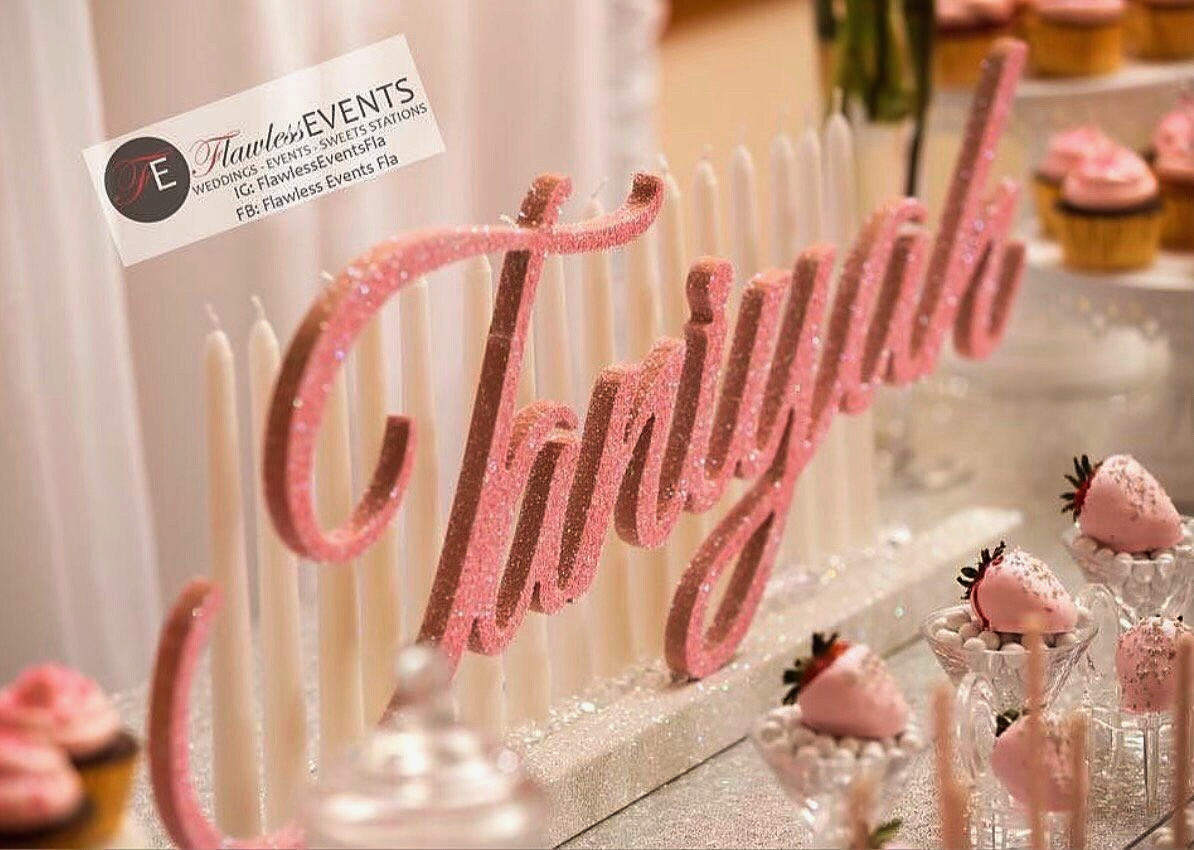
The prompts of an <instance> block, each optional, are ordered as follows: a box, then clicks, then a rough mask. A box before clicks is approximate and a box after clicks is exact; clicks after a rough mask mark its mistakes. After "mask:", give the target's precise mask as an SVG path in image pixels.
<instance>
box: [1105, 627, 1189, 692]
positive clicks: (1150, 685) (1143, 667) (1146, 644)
mask: <svg viewBox="0 0 1194 850" xmlns="http://www.w3.org/2000/svg"><path fill="white" fill-rule="evenodd" d="M1189 631H1190V629H1189V628H1188V627H1187V626H1186V625H1185V623H1183V622H1182V621H1181V618H1180V617H1179V618H1178V619H1176V620H1170V619H1166V618H1163V617H1148V618H1146V619H1144V620H1141V621H1140V622H1139V623H1137V624H1136V625H1134V626H1132V628H1130V629H1128V630H1127V631H1126V632H1124V633H1123V634H1122V635H1120V637H1119V643H1118V644H1117V645H1116V648H1115V676H1116V678H1117V679H1118V680H1119V699H1120V704H1121V705H1122V706H1123V708H1124V710H1125V711H1128V712H1131V713H1132V714H1155V713H1158V712H1164V711H1169V710H1170V708H1172V706H1173V699H1174V693H1175V691H1174V684H1175V677H1176V675H1177V674H1176V672H1175V671H1174V667H1173V665H1174V662H1175V661H1176V659H1177V641H1178V638H1179V637H1181V636H1182V635H1183V634H1186V633H1188V632H1189Z"/></svg>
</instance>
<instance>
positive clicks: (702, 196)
mask: <svg viewBox="0 0 1194 850" xmlns="http://www.w3.org/2000/svg"><path fill="white" fill-rule="evenodd" d="M692 212H693V216H692V222H693V232H694V234H695V238H696V250H697V254H698V255H705V256H712V257H720V256H721V255H722V247H721V190H720V188H719V187H718V183H717V171H716V170H715V169H714V168H713V163H712V162H711V161H710V159H709V153H708V151H706V152H705V155H704V156H703V157H701V160H700V162H698V163H697V166H696V169H695V170H694V171H693V174H692Z"/></svg>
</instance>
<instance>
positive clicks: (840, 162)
mask: <svg viewBox="0 0 1194 850" xmlns="http://www.w3.org/2000/svg"><path fill="white" fill-rule="evenodd" d="M836 103H837V104H838V105H839V106H840V94H839V95H838V96H837V99H836ZM824 134H825V146H824V149H825V169H824V172H825V209H826V216H825V218H826V227H827V232H826V237H827V239H828V241H830V242H831V243H833V244H834V245H835V246H836V247H837V264H838V267H839V268H840V267H841V266H842V264H843V263H844V262H845V259H846V255H847V253H848V252H849V250H850V240H851V239H852V237H853V235H854V230H855V221H856V220H857V204H856V201H855V196H856V189H855V183H854V143H853V140H852V136H851V134H850V125H849V123H848V122H847V121H846V117H845V116H844V115H842V114H841V111H840V109H835V110H834V112H833V114H832V115H830V116H829V119H828V120H827V121H826V122H825V127H824ZM834 295H835V296H836V291H835V293H834ZM850 430H851V423H850V422H849V421H848V419H847V418H845V417H843V418H841V419H838V420H836V421H835V422H834V423H833V425H831V426H830V428H829V432H828V433H827V434H826V435H825V438H824V442H823V445H822V447H821V450H820V458H819V459H820V460H821V463H822V470H823V472H824V474H823V475H822V476H820V477H819V479H818V482H817V483H818V485H819V488H820V489H821V490H822V493H823V499H824V500H825V502H826V509H825V510H824V511H822V512H821V518H822V523H821V527H822V528H823V529H824V530H825V536H826V544H827V548H828V549H830V550H831V551H833V552H837V553H839V554H840V553H844V552H846V551H847V550H848V549H849V548H850V547H851V545H852V544H853V543H854V542H855V537H854V527H855V524H856V520H855V519H854V510H855V508H854V492H855V491H856V490H857V489H858V482H857V481H854V480H852V479H851V477H850V470H851V464H850V449H851V443H853V442H855V441H854V440H851V439H850V438H849V437H848V436H847V434H848V432H849V431H850Z"/></svg>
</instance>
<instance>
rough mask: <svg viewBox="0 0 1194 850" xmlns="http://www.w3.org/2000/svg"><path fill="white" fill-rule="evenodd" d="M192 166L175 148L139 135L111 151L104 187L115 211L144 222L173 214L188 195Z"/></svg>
mask: <svg viewBox="0 0 1194 850" xmlns="http://www.w3.org/2000/svg"><path fill="white" fill-rule="evenodd" d="M190 188H191V169H190V167H189V166H188V165H187V161H186V159H185V158H184V157H183V155H182V153H180V152H179V150H178V148H176V147H174V145H172V144H170V143H169V142H167V141H165V140H163V139H155V138H154V137H153V136H140V137H138V138H136V139H129V140H128V141H127V142H125V143H124V144H123V145H121V146H120V147H118V148H117V149H116V150H115V151H113V152H112V156H111V157H109V158H108V165H107V167H106V168H105V169H104V191H105V192H106V193H107V195H108V200H109V201H111V202H112V206H113V207H114V208H115V209H116V211H117V212H118V213H120V214H121V215H123V216H124V217H125V218H129V219H132V220H133V221H139V222H143V223H152V222H155V221H162V220H163V219H167V218H169V217H170V216H172V215H174V213H176V212H177V211H178V208H179V207H181V206H182V202H183V201H185V200H186V199H187V192H188V191H189V190H190Z"/></svg>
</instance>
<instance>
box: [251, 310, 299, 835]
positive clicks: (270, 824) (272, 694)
mask: <svg viewBox="0 0 1194 850" xmlns="http://www.w3.org/2000/svg"><path fill="white" fill-rule="evenodd" d="M253 306H254V307H255V308H256V310H257V320H256V321H255V322H254V323H253V327H252V329H251V330H250V331H249V377H250V381H249V397H250V399H251V400H252V409H253V432H252V433H253V470H254V474H253V476H252V477H253V480H254V481H255V482H256V486H255V488H254V489H255V491H256V496H257V599H258V607H259V609H260V621H261V623H260V625H261V676H262V681H261V715H262V720H261V732H262V737H263V746H262V752H263V754H264V759H265V771H264V774H265V775H264V780H265V782H264V784H265V828H266V829H267V830H269V829H277V828H278V827H280V826H282V825H283V824H284V823H286V822H287V821H289V820H290V819H291V818H293V817H294V816H295V815H296V814H297V812H298V801H299V798H300V796H301V794H302V793H303V789H304V787H305V785H306V782H307V701H306V694H305V693H304V691H303V667H302V654H301V650H302V638H301V635H300V632H299V592H298V559H297V558H295V556H294V554H293V553H292V552H291V551H290V550H289V549H288V548H286V545H285V544H284V543H283V542H282V540H281V538H279V537H278V534H277V532H275V531H274V526H273V524H272V523H271V522H270V518H269V511H268V509H267V508H266V505H265V494H264V492H263V490H262V477H261V471H260V470H261V462H262V460H261V459H262V449H263V441H264V438H265V424H266V421H267V419H268V416H269V405H270V399H271V397H272V395H273V392H274V382H275V380H276V379H277V375H278V366H279V364H280V363H281V354H280V353H279V350H278V338H277V336H275V335H274V329H273V327H272V326H271V325H270V323H269V321H267V320H266V318H265V308H264V307H263V306H262V304H261V301H260V300H259V299H257V298H256V297H254V298H253Z"/></svg>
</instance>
